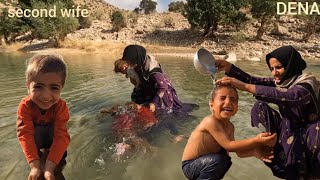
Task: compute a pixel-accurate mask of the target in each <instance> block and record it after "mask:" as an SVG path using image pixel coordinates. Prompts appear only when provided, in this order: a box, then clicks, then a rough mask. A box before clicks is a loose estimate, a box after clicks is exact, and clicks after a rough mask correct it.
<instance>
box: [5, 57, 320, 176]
mask: <svg viewBox="0 0 320 180" xmlns="http://www.w3.org/2000/svg"><path fill="white" fill-rule="evenodd" d="M30 56H31V54H8V53H0V72H1V73H0V143H1V146H0V164H1V166H0V179H14V180H16V179H26V177H27V175H28V173H29V167H28V165H27V162H26V160H25V158H24V156H23V153H22V150H21V148H20V145H19V143H18V140H17V137H16V132H15V120H16V110H17V105H18V104H19V102H20V100H21V98H23V97H24V96H26V95H27V90H26V88H25V77H24V70H25V59H26V58H28V57H30ZM115 59H116V58H113V57H110V56H105V55H101V56H93V55H81V56H79V55H74V56H70V55H69V56H65V60H66V62H67V64H68V79H67V82H66V86H65V89H64V91H63V94H62V97H63V98H64V99H65V100H66V101H67V104H68V106H69V108H70V113H71V119H70V121H69V123H68V129H69V133H70V135H71V144H70V146H69V148H68V157H67V161H68V164H67V166H66V168H65V170H64V174H65V177H66V178H67V179H117V180H121V179H132V180H136V179H139V180H144V179H154V180H163V179H169V180H170V179H172V180H179V179H181V180H182V179H185V178H184V176H183V174H182V171H181V155H182V151H183V148H184V145H185V143H186V142H185V141H183V142H180V143H173V142H172V139H173V138H174V136H173V135H171V134H170V132H169V130H168V129H166V128H162V129H160V130H159V131H157V132H155V133H154V134H153V137H152V138H151V141H152V142H151V145H152V146H154V147H156V152H155V153H144V152H143V151H140V150H139V151H140V152H135V153H132V154H129V155H128V156H125V157H124V158H123V159H122V160H121V161H115V160H114V154H115V153H116V150H117V148H116V147H117V145H119V143H121V142H122V139H121V138H119V137H118V136H117V135H116V134H114V133H113V132H112V129H111V125H112V117H111V116H110V115H105V114H101V113H100V109H101V108H103V107H111V106H113V105H116V104H118V105H123V104H125V103H126V102H127V101H129V100H130V99H129V98H130V94H131V91H132V88H133V86H132V85H131V84H130V82H129V80H128V79H126V78H125V77H124V76H123V75H119V74H115V73H114V72H113V61H114V60H115ZM159 61H160V63H161V65H162V67H163V69H164V71H165V73H166V74H167V75H168V77H169V78H170V79H171V81H172V83H173V85H174V87H175V89H176V91H177V93H178V95H179V97H180V99H181V100H182V101H183V102H189V103H195V104H198V105H199V106H200V108H199V109H198V110H196V111H194V112H192V113H191V116H188V117H187V118H186V119H184V121H178V122H177V127H178V131H179V133H180V134H186V135H188V134H190V133H191V131H192V130H193V129H194V128H195V126H196V125H197V124H198V123H199V121H200V120H201V119H202V118H203V117H204V116H205V115H207V114H209V108H208V102H207V95H208V93H209V92H210V91H211V89H212V80H211V78H210V76H204V75H202V74H199V73H198V72H197V71H196V70H195V69H194V67H193V62H192V59H191V58H190V59H188V58H173V57H167V58H165V57H159ZM237 65H238V66H240V67H241V68H243V69H244V70H246V71H248V72H252V73H254V74H256V75H269V74H270V72H269V70H268V69H267V66H266V65H265V63H260V62H248V61H243V62H238V63H237ZM307 71H308V72H313V73H315V74H316V76H317V78H319V79H320V65H319V64H318V65H317V64H312V65H311V64H309V67H308V69H307ZM222 75H223V74H218V75H217V78H219V77H222ZM239 94H240V101H239V111H238V114H237V115H236V116H235V117H234V118H233V119H232V122H233V123H234V124H235V127H236V139H241V138H245V137H252V136H254V135H255V134H257V133H258V132H259V130H257V129H253V128H251V126H250V122H249V121H250V116H249V112H250V109H251V107H252V104H253V103H254V98H253V97H252V95H250V94H248V93H245V92H240V93H239ZM232 157H233V160H232V161H233V165H232V167H231V169H230V170H229V172H228V173H227V175H226V176H225V178H224V179H228V180H233V179H239V180H242V179H248V180H251V179H252V180H253V179H270V180H272V179H276V178H274V177H273V176H272V174H271V172H270V171H269V169H268V168H266V167H265V166H264V164H263V163H262V162H260V161H259V160H256V159H255V158H246V159H239V158H237V157H235V156H234V155H233V154H232Z"/></svg>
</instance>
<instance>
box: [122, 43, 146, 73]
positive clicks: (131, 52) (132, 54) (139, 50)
mask: <svg viewBox="0 0 320 180" xmlns="http://www.w3.org/2000/svg"><path fill="white" fill-rule="evenodd" d="M146 55H147V51H146V49H145V48H144V47H142V46H139V45H129V46H127V47H126V48H125V49H124V51H123V56H122V59H123V60H125V61H126V62H128V64H130V65H134V64H137V67H136V68H137V69H142V67H143V64H144V63H145V61H146Z"/></svg>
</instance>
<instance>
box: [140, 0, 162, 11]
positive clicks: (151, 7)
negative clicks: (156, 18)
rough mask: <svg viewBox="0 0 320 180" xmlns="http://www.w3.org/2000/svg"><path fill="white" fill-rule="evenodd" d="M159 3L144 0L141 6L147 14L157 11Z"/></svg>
mask: <svg viewBox="0 0 320 180" xmlns="http://www.w3.org/2000/svg"><path fill="white" fill-rule="evenodd" d="M157 4H158V3H157V2H154V1H152V0H142V1H141V2H140V5H139V7H140V9H141V10H142V11H143V12H144V13H145V14H150V13H152V12H155V11H156V7H157Z"/></svg>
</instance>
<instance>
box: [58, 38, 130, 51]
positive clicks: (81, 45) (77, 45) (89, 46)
mask: <svg viewBox="0 0 320 180" xmlns="http://www.w3.org/2000/svg"><path fill="white" fill-rule="evenodd" d="M61 45H62V48H67V49H79V50H81V51H83V52H85V53H108V54H118V53H120V52H121V51H122V50H123V49H124V48H125V46H126V45H125V44H123V43H119V42H113V41H96V40H95V41H94V40H86V39H80V40H65V41H64V42H62V43H61Z"/></svg>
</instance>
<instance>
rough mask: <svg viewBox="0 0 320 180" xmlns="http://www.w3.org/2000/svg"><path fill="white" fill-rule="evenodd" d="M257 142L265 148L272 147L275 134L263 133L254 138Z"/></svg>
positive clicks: (275, 138)
mask: <svg viewBox="0 0 320 180" xmlns="http://www.w3.org/2000/svg"><path fill="white" fill-rule="evenodd" d="M256 139H257V142H258V143H260V144H261V145H264V146H267V147H273V146H274V145H275V144H276V142H277V133H273V134H272V135H271V133H269V132H264V133H260V134H258V135H257V136H256Z"/></svg>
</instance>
